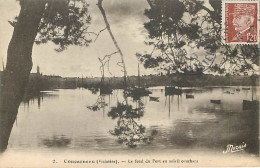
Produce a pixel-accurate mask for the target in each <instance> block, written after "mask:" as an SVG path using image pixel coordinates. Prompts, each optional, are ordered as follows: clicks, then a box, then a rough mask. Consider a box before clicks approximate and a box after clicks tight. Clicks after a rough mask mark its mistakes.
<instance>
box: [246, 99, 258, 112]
mask: <svg viewBox="0 0 260 168" xmlns="http://www.w3.org/2000/svg"><path fill="white" fill-rule="evenodd" d="M258 108H259V101H257V100H253V101H249V100H243V110H257V109H258Z"/></svg>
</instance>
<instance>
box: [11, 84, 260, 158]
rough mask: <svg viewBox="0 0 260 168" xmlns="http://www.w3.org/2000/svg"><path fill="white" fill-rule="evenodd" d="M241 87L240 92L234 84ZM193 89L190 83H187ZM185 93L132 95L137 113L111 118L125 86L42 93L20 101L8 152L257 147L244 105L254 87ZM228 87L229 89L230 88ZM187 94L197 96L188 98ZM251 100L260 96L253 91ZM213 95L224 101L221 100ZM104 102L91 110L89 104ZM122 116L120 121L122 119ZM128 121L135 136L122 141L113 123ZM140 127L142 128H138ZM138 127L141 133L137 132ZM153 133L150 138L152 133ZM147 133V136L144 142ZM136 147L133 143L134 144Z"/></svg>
mask: <svg viewBox="0 0 260 168" xmlns="http://www.w3.org/2000/svg"><path fill="white" fill-rule="evenodd" d="M237 88H240V89H241V90H240V91H236V90H235V89H237ZM189 89H191V88H189ZM192 89H193V92H192V93H183V94H182V96H177V95H174V96H165V91H164V87H155V88H149V90H150V91H152V94H151V96H153V97H159V99H158V101H151V100H150V98H149V97H142V98H141V100H139V101H133V100H132V99H131V98H128V100H127V102H128V104H129V105H132V108H136V109H140V107H141V108H142V111H143V114H140V113H138V114H140V115H137V116H134V117H129V116H128V117H122V116H121V117H120V116H119V117H116V116H115V117H114V119H113V117H112V116H111V114H110V115H108V113H109V111H111V108H113V107H115V106H117V103H118V102H123V101H124V98H123V96H122V90H114V92H113V95H106V96H99V95H98V94H92V93H91V91H89V90H87V89H66V90H57V91H52V92H51V91H50V92H45V93H43V94H42V95H41V96H40V97H38V98H35V99H32V100H30V101H29V102H28V103H22V104H21V105H20V108H19V113H18V117H17V121H16V123H15V125H14V127H13V130H12V133H11V137H10V140H9V146H8V150H9V151H34V150H41V151H43V152H47V153H48V152H51V151H53V150H61V151H71V150H73V151H117V152H118V151H122V152H123V151H128V150H129V149H130V150H131V151H134V150H137V151H138V150H139V151H142V152H150V151H163V150H173V151H174V150H179V149H183V150H185V149H189V150H191V151H192V150H194V151H195V150H199V151H212V152H217V153H222V151H223V150H225V149H226V146H227V145H228V144H233V145H240V144H242V143H246V144H247V147H246V149H245V151H242V152H244V153H245V154H250V155H252V154H254V155H255V154H257V153H258V152H259V137H258V136H259V114H258V112H256V111H255V112H253V111H251V110H243V103H242V102H243V100H252V89H254V93H256V88H250V90H242V87H210V88H192ZM258 89H259V88H258ZM227 91H228V92H230V93H231V94H229V93H227ZM186 94H192V95H194V99H187V98H186ZM253 99H258V97H257V95H253ZM210 100H221V104H214V103H211V102H210ZM97 101H98V102H100V101H102V102H103V105H104V106H100V109H96V111H93V110H91V109H89V108H87V107H89V106H92V105H95V103H96V102H97ZM119 121H120V122H119ZM122 123H123V124H126V123H127V124H129V125H128V127H129V129H130V134H131V136H133V137H134V138H135V139H138V138H139V139H140V138H142V141H136V142H134V144H135V146H130V145H129V144H127V142H124V143H123V142H122V141H121V140H122V135H120V134H116V132H115V128H120V127H122V126H124V125H123V124H122ZM140 128H143V132H142V133H140ZM138 131H139V132H138ZM151 137H152V138H151ZM146 138H148V139H149V141H146V140H147V139H146ZM133 147H134V148H133Z"/></svg>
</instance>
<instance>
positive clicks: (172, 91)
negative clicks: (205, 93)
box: [165, 86, 182, 96]
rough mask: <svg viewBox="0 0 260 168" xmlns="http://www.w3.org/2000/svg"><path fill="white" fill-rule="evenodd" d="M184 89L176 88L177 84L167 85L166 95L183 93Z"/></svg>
mask: <svg viewBox="0 0 260 168" xmlns="http://www.w3.org/2000/svg"><path fill="white" fill-rule="evenodd" d="M181 94H182V89H179V88H175V86H170V87H167V86H166V87H165V95H166V96H167V95H181Z"/></svg>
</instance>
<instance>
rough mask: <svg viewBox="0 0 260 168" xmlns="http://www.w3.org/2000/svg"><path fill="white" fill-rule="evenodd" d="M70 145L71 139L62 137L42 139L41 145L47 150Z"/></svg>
mask: <svg viewBox="0 0 260 168" xmlns="http://www.w3.org/2000/svg"><path fill="white" fill-rule="evenodd" d="M70 143H71V139H69V138H66V137H65V136H64V135H62V136H53V137H52V138H50V139H48V138H46V139H43V140H42V144H43V145H45V146H47V147H48V148H65V147H68V145H69V144H70Z"/></svg>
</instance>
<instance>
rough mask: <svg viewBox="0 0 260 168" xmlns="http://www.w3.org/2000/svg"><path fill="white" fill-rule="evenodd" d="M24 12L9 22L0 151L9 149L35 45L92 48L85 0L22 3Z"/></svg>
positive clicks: (0, 106)
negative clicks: (11, 29) (10, 27)
mask: <svg viewBox="0 0 260 168" xmlns="http://www.w3.org/2000/svg"><path fill="white" fill-rule="evenodd" d="M19 3H20V7H21V9H20V13H19V15H18V16H17V17H16V18H15V19H14V21H9V23H10V24H11V25H12V26H13V27H14V30H13V35H12V38H11V41H10V43H9V46H8V51H7V64H6V69H5V71H4V74H3V77H2V84H3V86H2V87H1V101H0V103H1V104H0V128H1V129H0V149H1V151H4V150H5V149H6V148H7V145H8V140H9V136H10V133H11V130H12V127H13V123H14V121H15V119H16V117H17V113H18V107H19V105H20V103H21V101H22V98H23V95H24V92H25V87H26V84H27V83H28V79H29V75H30V72H31V69H32V49H33V45H34V43H36V44H42V43H47V42H48V41H51V42H53V43H54V44H56V45H58V47H57V48H56V49H55V50H56V51H57V52H60V51H63V50H64V49H66V48H67V47H68V46H69V45H78V46H88V45H89V43H90V42H91V36H92V35H97V34H95V33H94V32H88V26H89V24H90V21H91V17H90V15H89V11H88V6H89V4H88V3H86V2H85V1H84V0H37V1H36V0H19Z"/></svg>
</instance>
